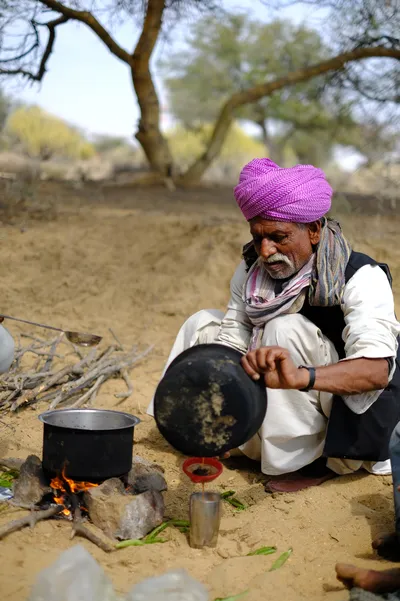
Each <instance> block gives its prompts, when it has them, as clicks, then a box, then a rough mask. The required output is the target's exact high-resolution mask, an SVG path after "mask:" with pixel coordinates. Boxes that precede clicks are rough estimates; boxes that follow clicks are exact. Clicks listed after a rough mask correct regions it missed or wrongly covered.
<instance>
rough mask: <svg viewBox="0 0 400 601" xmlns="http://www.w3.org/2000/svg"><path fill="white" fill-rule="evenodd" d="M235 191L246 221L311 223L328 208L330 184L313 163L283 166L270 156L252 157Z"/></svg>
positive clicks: (330, 194)
mask: <svg viewBox="0 0 400 601" xmlns="http://www.w3.org/2000/svg"><path fill="white" fill-rule="evenodd" d="M234 194H235V198H236V201H237V203H238V205H239V207H240V210H241V211H242V213H243V215H244V216H245V218H246V219H247V221H249V220H250V219H252V218H253V217H263V218H264V219H271V220H275V221H291V222H296V223H311V222H312V221H316V220H317V219H320V218H321V217H322V216H323V215H325V214H326V213H327V212H328V211H329V209H330V207H331V198H332V188H331V187H330V185H329V184H328V182H327V181H326V178H325V174H324V172H323V171H322V170H321V169H317V168H316V167H313V166H312V165H296V166H295V167H289V168H288V169H284V168H282V167H279V166H278V165H276V164H275V163H274V162H273V161H271V159H254V160H253V161H251V162H250V163H248V164H247V165H246V166H245V167H244V168H243V169H242V172H241V174H240V177H239V183H238V185H237V186H236V187H235V189H234Z"/></svg>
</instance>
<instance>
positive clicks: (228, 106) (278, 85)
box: [180, 46, 400, 184]
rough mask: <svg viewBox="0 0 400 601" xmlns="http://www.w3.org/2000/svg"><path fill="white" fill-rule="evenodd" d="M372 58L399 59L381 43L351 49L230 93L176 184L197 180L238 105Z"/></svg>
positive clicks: (394, 50)
mask: <svg viewBox="0 0 400 601" xmlns="http://www.w3.org/2000/svg"><path fill="white" fill-rule="evenodd" d="M373 57H378V58H379V57H385V58H395V59H397V60H400V49H398V48H386V47H384V46H375V47H371V48H355V49H354V50H351V51H349V52H343V53H342V54H339V55H337V56H335V57H334V58H331V59H329V60H327V61H324V62H322V63H319V64H317V65H312V66H311V67H306V68H304V69H298V70H297V71H293V72H292V73H288V75H286V76H285V77H281V78H279V79H276V80H274V81H271V82H268V83H264V84H259V85H257V86H254V87H252V88H249V89H247V90H243V91H242V92H238V93H236V94H233V95H232V96H231V97H230V98H229V100H227V102H226V103H225V104H224V106H223V107H222V109H221V112H220V113H219V117H218V119H217V121H216V123H215V126H214V129H213V133H212V136H211V139H210V142H209V144H208V147H207V149H206V151H205V152H204V153H203V154H202V155H201V156H200V157H199V158H198V159H197V160H196V161H195V162H194V163H193V164H192V165H191V167H189V169H188V170H187V171H186V173H184V174H183V175H182V176H181V178H180V183H182V184H191V183H192V182H197V181H198V180H199V179H200V178H201V177H202V175H203V174H204V172H205V171H206V169H207V167H208V166H209V165H210V164H211V162H212V161H213V160H214V159H215V157H216V156H217V155H218V154H219V152H220V151H221V148H222V145H223V143H224V140H225V137H226V135H227V133H228V130H229V128H230V126H231V125H232V123H233V120H234V113H235V110H236V109H237V108H239V107H240V106H243V105H245V104H251V103H253V102H257V100H260V99H261V98H264V97H266V96H270V95H271V94H273V93H274V92H276V91H277V90H280V89H282V88H285V87H289V86H293V85H295V84H297V83H299V82H302V81H307V80H308V79H311V78H313V77H317V76H319V75H324V74H325V73H329V72H331V71H340V70H341V69H343V67H344V66H345V65H346V64H347V63H349V62H354V61H359V60H362V59H365V58H373Z"/></svg>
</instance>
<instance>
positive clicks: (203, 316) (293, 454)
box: [148, 309, 391, 476]
mask: <svg viewBox="0 0 400 601" xmlns="http://www.w3.org/2000/svg"><path fill="white" fill-rule="evenodd" d="M222 318H223V313H222V312H221V311H217V310H214V309H210V310H205V311H199V312H198V313H195V314H194V315H192V316H191V317H189V319H188V320H187V321H186V322H185V323H184V324H183V326H182V327H181V329H180V331H179V333H178V336H177V338H176V340H175V343H174V345H173V347H172V350H171V353H170V355H169V357H168V360H167V364H166V366H165V369H164V373H165V371H166V369H167V367H168V365H169V364H170V363H171V362H172V361H173V360H174V359H175V357H177V356H178V355H179V354H180V353H181V352H183V351H184V350H185V349H187V348H189V347H191V346H194V345H196V344H209V343H212V342H214V341H215V339H216V337H217V336H218V333H219V327H220V325H221V320H222ZM262 345H263V346H281V347H283V348H287V349H288V350H289V351H290V354H291V357H292V359H293V361H294V362H295V364H296V365H330V364H331V363H336V362H337V361H338V359H339V357H338V354H337V352H336V349H335V347H334V345H333V343H332V342H331V341H330V340H329V339H328V338H326V336H324V335H323V334H322V332H321V330H320V329H319V328H317V326H315V325H314V324H313V323H312V322H311V321H310V320H308V319H307V318H305V317H304V316H303V315H300V314H292V315H282V316H279V317H276V318H275V319H272V320H271V321H269V322H268V323H267V324H266V325H265V327H264V333H263V338H262ZM267 398H268V405H267V414H266V417H265V419H264V422H263V424H262V426H261V428H260V430H259V431H258V433H257V434H256V435H255V436H254V437H253V438H252V439H251V440H249V441H248V442H247V443H245V444H244V445H243V446H242V447H241V448H240V450H241V451H242V452H243V453H244V454H245V455H247V456H248V457H250V459H254V460H257V461H260V462H261V470H262V472H263V473H264V474H268V475H271V476H275V475H280V474H287V473H290V472H294V471H296V470H298V469H301V468H302V467H305V466H306V465H309V464H310V463H312V462H313V461H314V460H315V459H318V458H319V457H321V456H322V452H323V448H324V443H325V435H326V428H327V423H328V417H329V414H330V411H331V407H332V398H333V395H332V394H330V393H328V392H319V391H316V390H310V391H309V392H300V391H299V390H280V389H279V390H277V389H271V388H268V389H267ZM148 413H149V414H150V415H153V402H151V403H150V406H149V408H148ZM327 465H328V467H329V468H330V469H331V470H333V471H334V472H336V473H337V474H349V473H352V472H355V471H357V470H359V469H361V468H364V469H366V470H367V471H369V472H371V473H375V474H390V473H391V469H390V462H389V460H388V461H382V462H379V463H375V464H373V463H372V462H367V461H366V462H364V463H363V462H362V461H355V460H346V459H333V458H330V459H328V460H327Z"/></svg>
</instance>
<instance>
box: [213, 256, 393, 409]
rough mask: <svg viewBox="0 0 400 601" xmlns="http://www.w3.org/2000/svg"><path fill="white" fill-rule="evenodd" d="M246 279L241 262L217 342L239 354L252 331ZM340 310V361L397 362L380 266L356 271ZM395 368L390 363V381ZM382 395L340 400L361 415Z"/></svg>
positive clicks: (387, 290)
mask: <svg viewBox="0 0 400 601" xmlns="http://www.w3.org/2000/svg"><path fill="white" fill-rule="evenodd" d="M246 278H247V273H246V264H245V262H244V261H242V262H241V263H240V265H239V266H238V268H237V269H236V272H235V274H234V276H233V278H232V280H231V298H230V300H229V303H228V309H227V311H226V313H225V316H224V319H223V320H222V324H221V328H220V332H219V335H218V338H217V340H216V342H220V343H222V344H226V345H227V346H232V347H233V348H236V349H238V350H239V351H241V352H242V353H246V352H247V350H248V347H249V343H250V337H251V333H252V330H253V326H252V324H251V322H250V320H249V318H248V316H247V313H246V308H245V303H244V301H243V289H244V285H245V282H246ZM341 308H342V311H343V314H344V320H345V324H346V326H345V328H344V330H343V334H342V337H343V341H344V343H345V353H346V357H345V359H343V361H346V360H349V359H358V358H361V357H364V358H368V359H382V358H388V359H395V358H396V353H397V344H398V343H397V337H398V336H399V334H400V324H399V322H398V321H397V319H396V316H395V312H394V299H393V293H392V289H391V287H390V284H389V281H388V279H387V277H386V274H385V273H384V271H383V270H382V269H381V268H380V267H379V266H377V265H375V266H373V265H364V266H363V267H361V268H360V269H359V270H358V271H356V273H355V274H354V275H353V276H352V277H351V278H350V280H349V281H348V282H347V284H346V286H345V288H344V292H343V299H342V304H341ZM395 366H396V365H395V361H392V368H391V370H390V374H389V381H390V380H391V379H392V377H393V374H394V370H395ZM381 393H382V390H373V391H371V392H364V393H361V394H354V395H347V396H343V400H344V401H345V403H346V404H347V405H348V407H349V408H350V409H351V410H352V411H354V413H364V412H365V411H367V409H369V407H371V405H372V404H373V403H374V402H375V401H376V400H377V398H378V397H379V396H380V394H381Z"/></svg>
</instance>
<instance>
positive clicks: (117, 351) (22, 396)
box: [0, 332, 152, 411]
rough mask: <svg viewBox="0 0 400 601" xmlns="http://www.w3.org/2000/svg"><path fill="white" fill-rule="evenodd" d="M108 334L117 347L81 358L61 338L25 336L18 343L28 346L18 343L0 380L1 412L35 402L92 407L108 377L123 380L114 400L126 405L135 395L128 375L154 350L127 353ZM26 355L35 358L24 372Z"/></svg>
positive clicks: (81, 354) (78, 350) (89, 352)
mask: <svg viewBox="0 0 400 601" xmlns="http://www.w3.org/2000/svg"><path fill="white" fill-rule="evenodd" d="M111 333H112V335H113V337H114V339H115V342H116V344H115V345H113V346H109V347H107V348H105V349H102V350H100V349H98V348H92V349H90V350H87V351H86V352H85V353H84V352H83V351H82V348H81V347H78V346H77V345H74V344H71V343H70V342H68V341H67V340H66V339H65V338H64V335H63V334H61V335H60V336H57V338H54V339H52V340H44V339H41V338H37V337H34V336H29V335H26V334H23V335H22V336H21V338H26V339H28V340H29V344H28V345H27V346H22V344H21V340H20V341H19V343H18V348H17V350H16V353H15V360H14V363H13V365H12V366H11V369H10V370H9V371H8V372H7V373H6V374H4V375H2V376H1V377H0V410H11V411H16V410H17V409H20V408H23V407H27V406H31V405H33V404H34V403H37V402H39V401H49V408H50V409H55V408H56V407H58V406H61V405H62V406H64V407H82V405H84V404H90V403H92V402H93V401H94V399H95V398H96V395H97V393H98V390H99V388H100V386H101V385H102V384H103V383H104V382H105V381H106V380H108V379H110V378H112V377H120V378H122V379H123V380H124V381H125V383H126V387H127V391H126V392H123V393H119V394H116V395H115V396H116V398H118V399H119V400H120V401H119V402H122V401H123V400H125V399H127V398H128V397H129V396H130V395H131V394H132V392H133V386H132V383H131V381H130V379H129V373H128V372H129V370H130V368H131V367H132V366H133V365H135V364H136V363H138V361H140V360H141V359H142V358H143V357H145V356H146V355H147V354H148V353H149V352H150V351H151V349H152V347H148V348H147V349H146V350H145V351H143V352H139V351H138V349H137V347H133V348H132V349H131V350H129V351H125V349H124V348H123V346H122V345H121V343H120V342H119V340H118V338H117V337H116V335H115V334H114V333H113V332H111ZM60 349H61V350H60ZM28 355H29V356H32V355H33V356H35V357H36V361H35V362H34V363H33V364H32V365H31V367H29V368H25V367H24V368H23V367H22V362H23V358H24V357H27V356H28ZM66 361H67V363H66ZM117 404H118V403H117Z"/></svg>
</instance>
